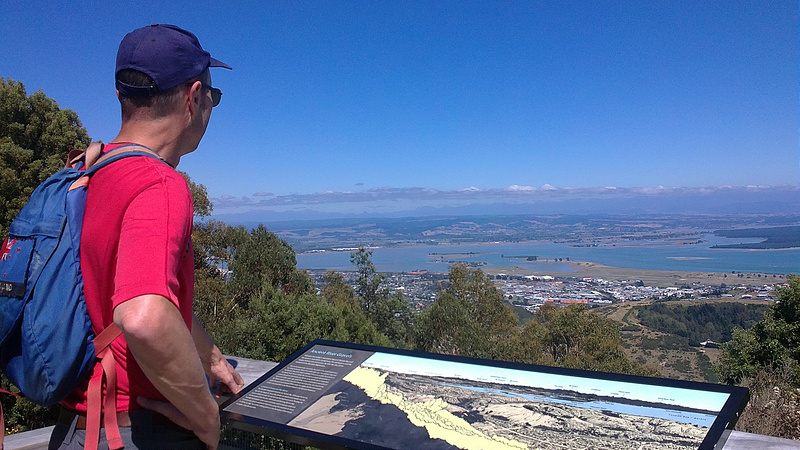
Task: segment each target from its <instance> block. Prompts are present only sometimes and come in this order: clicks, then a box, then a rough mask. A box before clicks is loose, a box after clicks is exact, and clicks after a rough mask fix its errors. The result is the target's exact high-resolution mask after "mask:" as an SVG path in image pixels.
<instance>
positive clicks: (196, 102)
mask: <svg viewBox="0 0 800 450" xmlns="http://www.w3.org/2000/svg"><path fill="white" fill-rule="evenodd" d="M202 91H203V83H201V82H199V81H195V82H193V83H192V87H190V88H189V92H187V94H186V95H187V101H188V102H189V112H190V113H191V114H192V115H195V114H197V112H198V110H199V108H200V102H201V101H202V99H201V97H200V93H201V92H202Z"/></svg>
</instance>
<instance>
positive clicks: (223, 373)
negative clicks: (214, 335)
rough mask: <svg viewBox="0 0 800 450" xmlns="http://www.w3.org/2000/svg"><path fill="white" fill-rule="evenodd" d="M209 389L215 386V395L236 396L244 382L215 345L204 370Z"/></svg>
mask: <svg viewBox="0 0 800 450" xmlns="http://www.w3.org/2000/svg"><path fill="white" fill-rule="evenodd" d="M206 374H207V375H208V378H209V383H210V385H211V387H212V388H213V387H214V386H217V382H219V385H218V386H217V388H216V391H215V394H216V396H217V397H219V396H220V395H221V394H227V393H230V394H238V393H239V391H241V390H242V388H243V387H244V380H243V379H242V376H241V375H240V374H239V372H237V371H236V369H234V368H233V366H231V364H230V363H229V362H228V360H227V359H225V356H224V355H223V354H222V352H221V351H220V350H219V348H217V346H216V345H215V346H214V347H213V348H212V350H211V358H210V359H209V367H208V368H207V369H206Z"/></svg>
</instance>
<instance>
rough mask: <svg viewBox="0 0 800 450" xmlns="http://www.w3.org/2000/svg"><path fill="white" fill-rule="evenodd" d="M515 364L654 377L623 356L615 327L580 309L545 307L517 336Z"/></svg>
mask: <svg viewBox="0 0 800 450" xmlns="http://www.w3.org/2000/svg"><path fill="white" fill-rule="evenodd" d="M515 348H516V351H518V352H519V355H518V357H517V358H515V359H516V360H518V361H521V362H526V363H532V364H543V365H548V366H558V367H569V368H573V369H583V370H595V371H603V372H613V373H627V374H637V375H655V372H654V371H653V370H650V369H647V368H645V367H643V366H641V365H639V364H638V363H636V362H634V361H632V360H630V359H629V358H628V357H627V355H626V354H625V350H624V346H623V343H622V337H621V335H620V330H619V325H618V324H617V323H616V322H614V321H613V320H609V319H605V318H603V317H600V316H598V315H597V314H592V313H591V312H589V311H588V310H587V309H586V308H585V306H583V305H570V306H567V307H566V308H559V307H557V306H555V305H552V304H545V305H542V307H541V308H540V309H539V311H537V313H536V315H535V317H534V319H533V320H530V321H529V322H527V323H526V324H525V325H524V326H523V327H522V330H521V332H520V339H519V341H518V344H517V345H516V346H515Z"/></svg>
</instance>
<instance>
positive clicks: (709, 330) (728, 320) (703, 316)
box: [638, 302, 767, 347]
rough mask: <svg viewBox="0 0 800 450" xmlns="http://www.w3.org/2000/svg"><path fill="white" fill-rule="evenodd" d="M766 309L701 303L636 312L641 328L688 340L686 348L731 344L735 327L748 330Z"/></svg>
mask: <svg viewBox="0 0 800 450" xmlns="http://www.w3.org/2000/svg"><path fill="white" fill-rule="evenodd" d="M766 310H767V306H766V305H754V304H742V303H733V302H730V303H703V304H699V305H680V304H674V303H665V302H656V303H653V304H652V305H647V306H642V307H640V308H638V313H639V321H640V322H641V323H642V325H645V326H647V327H649V328H652V329H654V330H657V331H661V332H664V333H671V334H675V335H678V336H681V337H684V338H686V339H687V340H688V342H689V345H692V346H695V347H696V346H699V345H700V342H704V341H713V342H715V343H717V344H720V343H723V342H728V341H730V340H731V334H732V333H733V329H734V328H735V327H738V328H744V329H747V328H750V327H751V326H753V324H754V323H756V322H758V321H759V320H761V318H762V317H764V312H766Z"/></svg>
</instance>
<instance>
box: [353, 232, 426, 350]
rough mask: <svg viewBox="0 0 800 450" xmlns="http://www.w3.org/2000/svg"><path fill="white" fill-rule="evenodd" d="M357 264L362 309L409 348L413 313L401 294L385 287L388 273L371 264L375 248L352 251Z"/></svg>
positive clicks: (379, 325) (382, 328)
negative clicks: (391, 291)
mask: <svg viewBox="0 0 800 450" xmlns="http://www.w3.org/2000/svg"><path fill="white" fill-rule="evenodd" d="M350 262H351V263H353V264H354V265H355V266H356V270H357V273H358V277H357V279H356V295H357V296H358V298H359V299H360V303H361V309H362V310H363V311H364V314H366V316H367V317H368V318H369V319H370V320H372V321H373V322H374V323H375V325H376V326H377V328H378V330H379V331H380V332H381V333H383V334H385V335H386V336H388V337H389V339H390V340H391V341H392V342H393V343H394V345H395V346H398V347H407V346H408V345H409V343H410V340H411V333H412V326H413V325H412V323H413V320H414V318H413V312H412V311H411V306H410V305H409V303H408V301H407V300H406V299H405V298H404V297H403V295H402V294H401V293H396V294H394V295H392V294H390V293H389V291H388V290H387V289H386V288H385V287H383V286H382V284H383V282H384V281H385V280H386V275H384V274H382V273H378V272H377V271H376V270H375V265H374V264H373V263H372V251H371V250H367V249H366V248H364V247H359V249H358V250H356V251H354V252H352V253H351V254H350Z"/></svg>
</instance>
